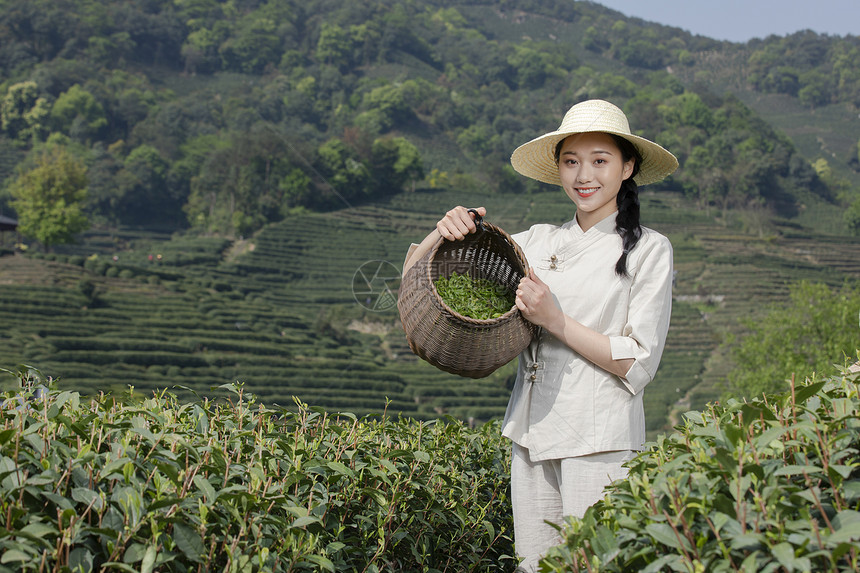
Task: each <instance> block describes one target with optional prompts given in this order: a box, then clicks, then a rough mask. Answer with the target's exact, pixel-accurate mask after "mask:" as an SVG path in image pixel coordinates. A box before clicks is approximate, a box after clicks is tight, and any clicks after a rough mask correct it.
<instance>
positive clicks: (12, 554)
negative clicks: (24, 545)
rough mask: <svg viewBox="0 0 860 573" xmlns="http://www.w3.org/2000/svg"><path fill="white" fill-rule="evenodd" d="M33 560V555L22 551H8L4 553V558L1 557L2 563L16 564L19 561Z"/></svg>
mask: <svg viewBox="0 0 860 573" xmlns="http://www.w3.org/2000/svg"><path fill="white" fill-rule="evenodd" d="M33 558H34V556H33V555H28V554H26V553H24V552H23V551H21V550H20V549H6V550H5V551H4V552H3V556H2V557H0V563H15V562H17V561H24V562H29V561H30V560H32V559H33Z"/></svg>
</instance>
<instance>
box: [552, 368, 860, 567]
mask: <svg viewBox="0 0 860 573" xmlns="http://www.w3.org/2000/svg"><path fill="white" fill-rule="evenodd" d="M858 446H860V397H858V377H857V375H849V376H846V377H835V378H832V379H830V380H827V381H824V382H821V381H818V382H815V381H807V382H806V383H805V384H803V385H801V386H799V387H798V388H797V389H796V391H793V392H790V393H786V394H784V395H779V396H772V397H770V398H763V399H756V400H753V401H751V402H748V403H741V402H737V401H730V402H729V403H728V404H726V405H724V406H721V405H712V406H710V407H709V408H708V409H707V410H706V411H704V412H702V413H699V412H692V413H689V414H687V419H686V421H685V423H684V424H683V425H681V426H678V428H677V431H676V432H674V433H673V434H671V435H670V436H668V437H663V438H661V439H660V440H658V442H657V443H656V444H655V445H653V446H652V447H651V448H650V450H648V451H646V452H644V453H642V454H641V455H640V456H638V457H637V458H636V459H635V460H633V461H632V462H631V463H630V477H629V479H628V480H626V481H619V482H617V483H615V484H613V485H612V486H611V487H610V490H609V495H608V496H607V497H606V498H605V499H604V500H603V501H601V502H599V503H598V504H596V505H595V506H593V507H592V508H590V509H589V510H588V511H587V512H586V514H585V516H584V518H583V519H582V520H571V522H570V524H569V525H570V528H569V530H568V531H567V534H566V540H565V544H564V545H562V546H560V547H558V548H556V549H554V550H553V551H552V553H551V554H550V556H549V557H548V558H547V559H546V560H545V561H544V562H543V564H542V569H541V571H585V570H588V571H597V570H599V571H641V572H656V571H690V572H704V571H708V572H719V571H748V572H752V571H756V572H759V571H787V572H792V571H849V570H850V571H857V569H858V566H860V561H858V560H860V551H858V548H860V545H858V541H860V511H858V510H860V471H858V466H859V465H860V456H858Z"/></svg>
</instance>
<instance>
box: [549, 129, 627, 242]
mask: <svg viewBox="0 0 860 573" xmlns="http://www.w3.org/2000/svg"><path fill="white" fill-rule="evenodd" d="M634 164H635V161H634V160H633V159H630V160H628V161H626V162H625V161H624V157H623V155H622V153H621V150H620V149H619V148H618V145H617V144H616V143H615V140H613V139H612V137H611V136H610V135H608V134H606V133H602V132H588V133H578V134H576V135H571V136H569V137H568V138H567V139H565V140H564V141H563V142H562V144H561V148H560V152H559V157H558V174H559V176H560V177H561V184H562V187H563V188H564V192H565V193H567V196H568V197H570V199H571V200H572V201H573V202H574V203H575V204H576V220H577V221H578V222H579V226H580V227H581V228H582V230H583V231H587V230H588V229H590V228H591V227H593V226H594V224H595V223H597V222H598V221H601V220H603V219H605V218H606V217H608V216H609V215H611V214H612V213H614V212H615V211H616V210H617V209H618V206H617V205H616V202H615V197H616V196H617V195H618V191H619V190H620V189H621V182H622V181H624V180H625V179H627V178H629V177H630V175H631V174H632V173H633V166H634Z"/></svg>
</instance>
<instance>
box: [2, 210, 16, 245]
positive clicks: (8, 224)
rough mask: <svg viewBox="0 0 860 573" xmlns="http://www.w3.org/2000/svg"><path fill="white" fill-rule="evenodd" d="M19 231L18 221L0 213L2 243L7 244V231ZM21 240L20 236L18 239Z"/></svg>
mask: <svg viewBox="0 0 860 573" xmlns="http://www.w3.org/2000/svg"><path fill="white" fill-rule="evenodd" d="M7 231H9V232H12V233H16V234H17V233H18V221H16V220H15V219H12V218H10V217H5V216H3V215H0V245H5V244H6V232H7ZM16 242H20V238H19V239H18V240H17V241H16Z"/></svg>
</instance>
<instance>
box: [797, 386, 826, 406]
mask: <svg viewBox="0 0 860 573" xmlns="http://www.w3.org/2000/svg"><path fill="white" fill-rule="evenodd" d="M825 384H826V382H815V383H813V384H809V385H808V386H801V387H800V388H799V389H798V390H797V391H796V392H795V393H794V400H795V403H797V404H803V403H804V402H806V401H807V400H808V399H809V398H811V397H812V396H814V395H816V394H817V393H818V392H819V391H820V390H821V389H822V388H824V385H825Z"/></svg>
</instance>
